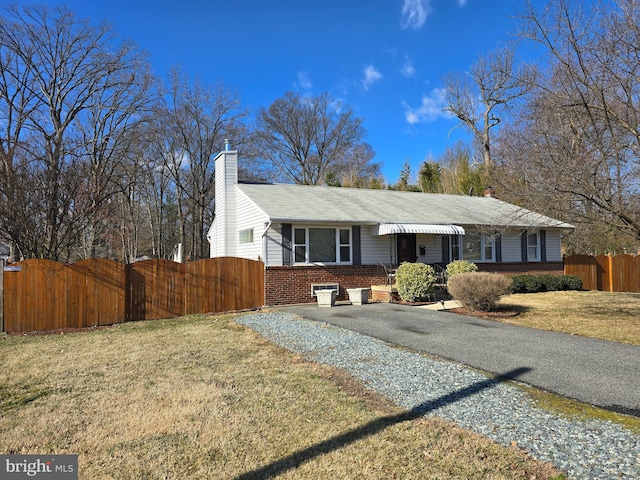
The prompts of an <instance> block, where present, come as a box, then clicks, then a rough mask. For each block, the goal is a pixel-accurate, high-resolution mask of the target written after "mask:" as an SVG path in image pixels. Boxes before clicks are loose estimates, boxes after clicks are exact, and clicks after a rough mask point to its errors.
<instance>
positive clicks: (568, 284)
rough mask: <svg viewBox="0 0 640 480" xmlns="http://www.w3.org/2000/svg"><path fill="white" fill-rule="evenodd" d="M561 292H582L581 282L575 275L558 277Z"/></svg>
mask: <svg viewBox="0 0 640 480" xmlns="http://www.w3.org/2000/svg"><path fill="white" fill-rule="evenodd" d="M560 277H561V280H562V290H582V280H581V279H580V277H576V276H575V275H560Z"/></svg>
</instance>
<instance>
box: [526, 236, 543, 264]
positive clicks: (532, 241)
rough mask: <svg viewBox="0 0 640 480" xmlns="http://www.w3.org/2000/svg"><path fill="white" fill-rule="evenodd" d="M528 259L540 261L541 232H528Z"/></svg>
mask: <svg viewBox="0 0 640 480" xmlns="http://www.w3.org/2000/svg"><path fill="white" fill-rule="evenodd" d="M527 261H529V262H539V261H540V233H539V232H534V233H528V234H527Z"/></svg>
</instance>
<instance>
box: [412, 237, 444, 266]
mask: <svg viewBox="0 0 640 480" xmlns="http://www.w3.org/2000/svg"><path fill="white" fill-rule="evenodd" d="M416 247H417V249H418V251H417V254H418V262H421V263H441V262H442V237H441V236H440V235H424V234H419V235H416ZM420 247H424V249H425V254H424V255H420Z"/></svg>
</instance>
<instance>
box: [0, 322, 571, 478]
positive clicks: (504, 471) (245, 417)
mask: <svg viewBox="0 0 640 480" xmlns="http://www.w3.org/2000/svg"><path fill="white" fill-rule="evenodd" d="M0 363H1V364H2V365H3V369H2V371H1V372H0V385H2V387H1V389H0V412H1V415H0V446H1V447H0V451H1V452H2V453H77V454H79V462H80V477H81V478H101V479H110V478H118V479H120V478H122V479H125V478H127V479H128V478H169V479H174V478H175V479H177V478H180V479H184V478H189V479H199V478H203V479H204V478H218V479H232V478H271V477H270V475H271V474H273V475H276V474H280V475H279V476H278V478H291V479H293V478H295V479H316V478H356V477H361V478H376V479H377V478H488V479H501V478H504V479H507V478H508V479H513V478H523V479H524V478H527V479H530V478H537V479H542V478H550V477H552V476H553V475H557V473H558V472H557V471H555V470H554V469H553V468H552V467H551V466H549V465H545V464H541V463H539V462H536V461H534V460H532V459H531V458H529V457H528V456H526V455H525V454H524V453H523V452H522V451H520V450H519V449H518V448H517V447H514V448H505V447H501V446H499V445H497V444H495V443H493V442H491V441H489V440H487V439H485V438H483V437H481V436H479V435H476V434H473V433H470V432H468V431H465V430H462V429H459V428H457V427H455V426H452V425H451V424H449V423H447V422H445V421H443V420H439V419H430V418H418V419H415V420H411V421H406V422H394V421H393V417H394V415H397V414H398V413H400V412H401V411H400V410H399V409H398V408H397V407H394V406H392V405H390V404H389V403H388V402H387V401H385V400H384V399H382V398H381V397H379V396H378V395H376V394H374V393H372V392H368V391H366V390H364V389H363V388H362V386H361V385H360V384H359V383H357V382H355V381H354V380H353V379H351V377H348V376H346V375H345V374H343V373H341V372H339V371H337V370H334V369H329V368H326V367H321V366H318V365H315V364H311V363H308V362H306V361H304V360H303V359H301V358H300V357H299V356H296V355H293V354H291V353H289V352H287V351H285V350H282V349H280V348H278V347H275V346H274V345H272V344H270V343H268V342H267V341H265V340H264V339H262V338H261V337H259V336H258V335H256V334H255V333H254V332H253V331H251V330H249V329H248V328H245V327H241V326H239V325H237V324H235V323H234V322H233V320H232V319H231V318H228V317H206V316H190V317H185V318H181V319H175V320H168V321H155V322H139V323H130V324H123V325H119V326H116V327H113V328H109V329H104V330H98V331H93V332H90V333H74V334H65V335H51V336H38V337H13V336H6V335H5V336H2V337H0ZM380 425H383V426H384V428H379V427H380ZM513 440H514V441H517V439H513ZM252 472H253V473H252ZM256 472H261V476H257V475H256V474H255V473H256Z"/></svg>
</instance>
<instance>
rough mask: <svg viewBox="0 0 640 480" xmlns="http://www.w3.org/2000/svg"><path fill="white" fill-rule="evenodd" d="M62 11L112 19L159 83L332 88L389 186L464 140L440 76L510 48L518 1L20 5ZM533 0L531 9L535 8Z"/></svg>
mask: <svg viewBox="0 0 640 480" xmlns="http://www.w3.org/2000/svg"><path fill="white" fill-rule="evenodd" d="M17 3H18V4H30V3H43V4H47V5H59V4H62V3H64V4H66V5H67V6H68V7H69V9H70V10H72V11H73V12H75V13H76V15H77V16H79V17H81V18H89V19H90V20H91V21H92V22H95V23H99V22H101V21H107V22H109V23H111V24H112V25H113V28H114V31H115V32H116V33H117V34H118V35H119V36H121V37H124V38H128V39H130V40H132V41H134V42H135V43H137V44H138V45H139V46H140V47H142V48H143V49H145V50H146V51H148V52H149V54H150V55H151V62H152V65H153V69H154V72H155V74H156V75H159V76H162V77H165V76H166V74H167V72H168V70H169V68H171V67H172V66H177V65H180V66H181V68H182V69H183V70H184V72H185V73H187V74H188V75H189V76H190V77H192V78H195V77H196V76H198V77H199V78H200V79H201V80H202V81H204V82H206V83H209V84H214V83H215V82H217V81H220V80H221V81H223V82H224V83H225V85H226V86H227V87H231V88H233V89H235V90H236V91H237V93H238V94H239V96H240V98H241V100H242V104H243V106H244V107H247V108H252V109H257V108H259V107H267V106H269V105H270V104H271V102H273V100H275V99H276V98H278V97H281V96H282V95H283V94H284V93H285V92H286V91H288V90H294V91H298V92H300V93H303V94H310V95H319V94H320V93H322V92H325V91H328V92H330V93H331V95H332V96H334V97H335V98H339V99H341V100H343V101H344V102H347V103H349V104H350V105H351V106H352V107H353V108H354V110H355V112H356V114H357V115H359V116H362V117H364V119H365V121H364V126H365V128H366V129H367V131H368V137H367V141H368V142H369V143H370V144H371V145H372V146H373V148H374V149H375V151H376V154H377V155H376V158H375V161H377V162H380V163H381V164H382V171H383V174H384V175H385V178H386V179H387V181H389V182H394V181H396V180H397V178H398V176H399V173H400V169H401V167H402V165H403V164H404V162H405V161H407V160H408V161H410V163H411V165H412V168H413V169H414V171H415V170H416V169H417V167H418V166H419V164H420V163H421V162H422V161H423V160H424V159H425V158H427V157H428V156H429V155H432V156H433V157H438V156H439V155H440V154H442V153H443V152H444V151H445V149H446V147H447V145H451V144H453V143H455V141H456V140H458V139H461V138H462V139H464V138H467V135H466V134H465V132H464V130H463V129H460V128H458V129H455V130H453V131H452V129H454V127H455V126H456V125H457V122H456V121H455V119H453V118H450V117H447V116H446V115H444V114H443V113H442V112H441V103H440V100H441V96H440V93H439V92H440V89H441V88H442V82H441V79H442V76H443V75H444V74H446V73H447V72H452V71H460V72H464V71H465V70H467V69H468V68H469V67H470V66H471V65H472V64H473V63H474V62H475V60H476V59H477V58H478V55H480V54H483V53H487V52H489V51H491V50H493V49H494V48H496V47H497V46H498V45H500V44H501V42H504V41H506V40H508V39H509V37H510V33H511V32H513V31H514V30H515V28H516V27H517V25H518V21H517V20H516V19H515V18H514V14H515V11H516V9H517V8H519V6H521V5H522V4H523V3H524V1H523V0H521V1H516V0H373V1H372V0H366V1H365V0H304V1H300V0H296V1H293V0H270V1H264V0H226V1H221V0H210V1H205V0H180V1H176V0H153V1H150V0H128V1H124V0H101V1H95V0H68V1H66V2H61V1H57V0H47V1H42V0H41V1H39V2H38V1H37V0H36V1H35V2H33V1H29V2H24V1H22V0H20V1H19V2H17ZM535 3H537V2H534V4H535Z"/></svg>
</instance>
